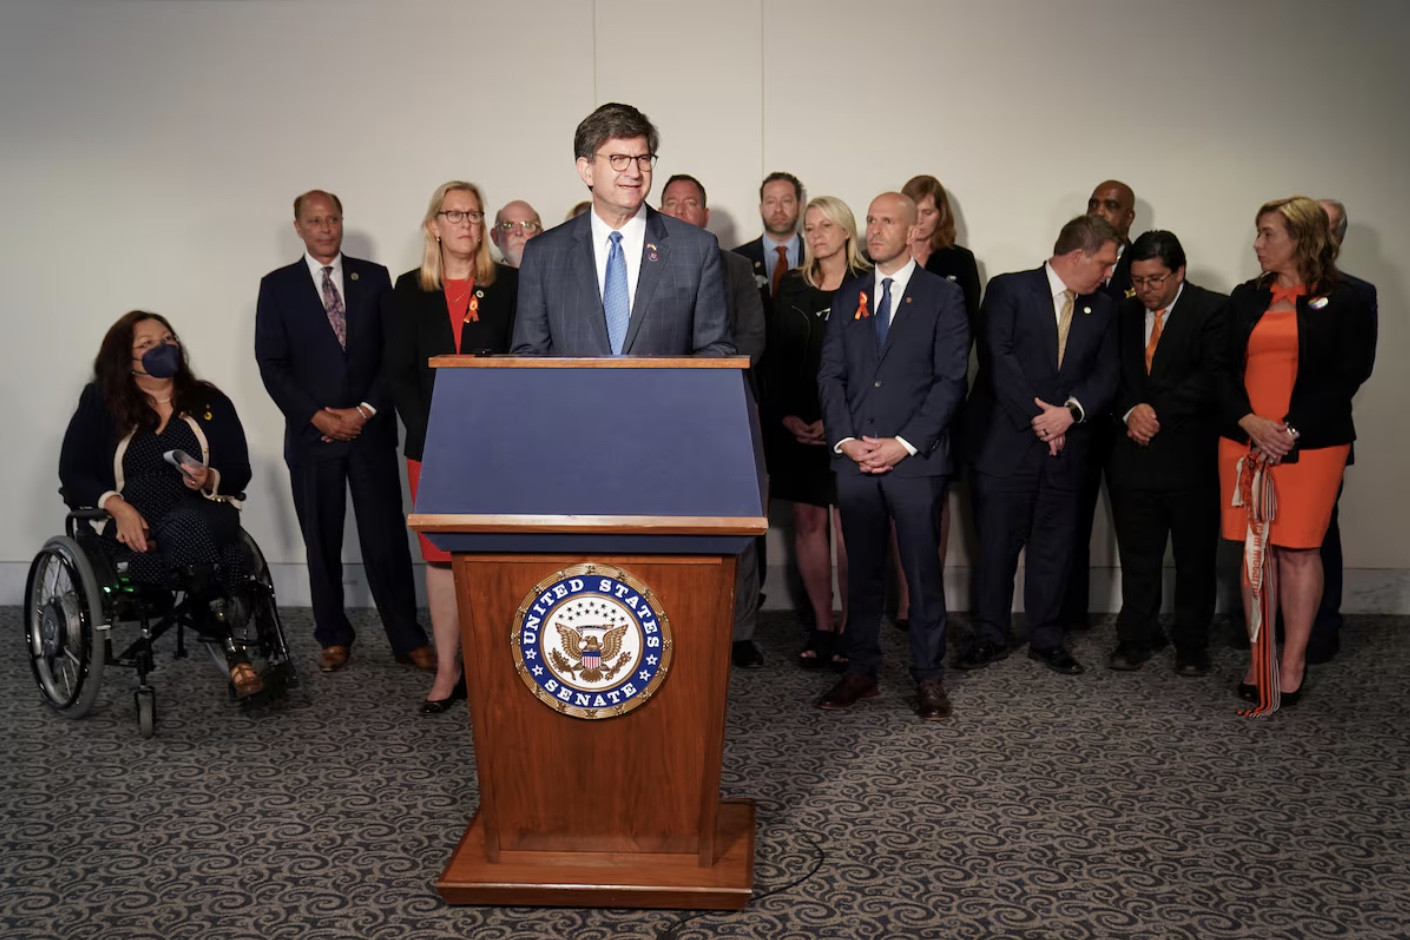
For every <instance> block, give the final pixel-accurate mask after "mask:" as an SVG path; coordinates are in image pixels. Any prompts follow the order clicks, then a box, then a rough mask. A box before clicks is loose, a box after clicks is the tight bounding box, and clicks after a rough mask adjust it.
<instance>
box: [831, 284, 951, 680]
mask: <svg viewBox="0 0 1410 940" xmlns="http://www.w3.org/2000/svg"><path fill="white" fill-rule="evenodd" d="M880 276H881V275H879V274H875V275H867V276H865V277H861V278H858V279H856V280H853V281H849V282H847V283H846V284H844V285H843V286H842V287H841V288H840V289H839V290H838V291H837V293H836V294H834V295H833V300H832V316H831V317H829V318H828V324H827V332H826V334H825V336H824V338H823V347H822V364H821V366H820V368H819V370H818V397H819V399H820V401H821V404H822V413H823V426H824V427H825V428H826V431H827V442H828V446H829V447H831V448H833V450H834V453H835V452H836V447H837V445H838V443H839V442H841V441H842V440H844V439H846V438H849V437H850V438H858V439H860V438H862V437H882V438H884V437H901V438H904V439H905V441H906V442H907V443H909V444H910V445H911V446H912V447H914V448H915V449H916V454H915V456H912V457H906V458H904V459H902V460H901V462H900V463H898V464H896V466H895V467H894V468H892V470H891V471H890V472H888V473H885V474H881V475H873V474H864V473H862V472H861V470H860V469H859V468H858V466H857V464H856V463H855V462H854V461H853V460H851V459H850V458H848V457H845V456H842V455H840V454H839V455H837V456H835V457H834V458H833V469H834V470H835V471H836V473H837V503H838V509H839V510H840V512H841V513H842V537H843V540H844V541H845V542H846V544H847V555H848V566H849V567H848V577H847V584H848V601H847V608H848V610H847V655H848V658H849V660H850V664H849V666H848V670H849V671H850V672H854V673H859V674H862V675H868V676H872V677H875V675H876V670H877V666H878V664H879V663H880V660H881V647H880V645H879V643H878V637H877V633H878V631H879V624H880V621H881V610H882V604H883V601H884V599H885V574H886V555H887V547H888V542H889V535H890V525H889V523H890V521H891V520H892V519H894V520H895V522H896V537H897V542H898V547H899V550H900V559H901V567H902V569H903V570H904V572H905V575H906V583H907V584H909V585H910V588H911V611H910V613H911V617H910V620H911V630H910V639H911V674H912V676H913V677H914V678H915V679H916V681H918V682H919V681H923V680H926V679H938V678H939V677H940V674H941V671H942V669H943V666H944V659H945V587H944V580H943V573H942V571H941V568H940V557H939V546H940V509H941V505H942V500H943V499H944V496H945V480H946V477H948V476H949V475H950V474H952V473H953V472H954V464H953V460H952V459H951V456H950V419H951V418H952V417H953V416H954V414H955V410H956V409H957V408H958V407H959V405H960V403H961V402H962V401H963V400H964V392H965V369H966V367H967V365H968V360H969V320H968V318H967V317H966V315H965V308H964V294H963V293H962V292H961V291H960V289H959V288H958V287H956V286H955V285H954V284H952V283H950V282H948V281H946V280H944V279H943V278H940V277H937V276H936V275H934V274H931V273H929V272H928V271H925V270H923V269H920V268H916V269H915V270H914V271H913V273H912V274H911V278H910V281H909V282H908V283H907V285H906V289H905V293H904V294H901V295H899V296H896V295H894V294H893V296H892V298H891V301H892V320H891V327H890V330H889V331H888V332H887V335H886V342H885V344H884V345H883V346H881V347H880V348H878V344H877V340H876V321H875V320H874V318H873V317H871V316H864V317H858V316H857V315H856V314H857V312H858V311H859V310H860V309H865V310H866V311H867V312H868V313H874V312H875V307H876V303H877V300H878V299H879V296H880V288H879V287H878V278H879V277H880ZM863 293H865V294H866V300H865V301H864V300H863V299H862V297H863Z"/></svg>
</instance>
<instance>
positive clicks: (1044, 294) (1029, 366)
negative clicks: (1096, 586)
mask: <svg viewBox="0 0 1410 940" xmlns="http://www.w3.org/2000/svg"><path fill="white" fill-rule="evenodd" d="M979 320H980V323H981V324H982V326H981V334H980V337H979V373H978V375H977V376H976V377H975V383H974V390H973V392H972V393H971V394H970V398H969V403H968V405H967V406H966V410H965V424H966V429H967V431H968V441H967V446H966V453H967V455H968V458H969V462H970V464H971V466H972V468H973V471H974V472H973V477H972V492H973V498H974V522H975V528H976V529H977V530H978V536H979V557H978V559H977V561H976V563H975V569H974V591H973V594H974V599H973V603H972V607H973V611H974V621H975V631H976V635H975V639H976V640H980V641H988V642H991V643H995V644H998V645H1000V646H1007V645H1008V644H1009V642H1010V636H1009V631H1010V622H1011V619H1012V617H1011V610H1012V607H1013V577H1014V571H1015V569H1016V567H1017V565H1018V553H1019V551H1020V550H1021V549H1022V548H1023V546H1024V545H1025V543H1026V544H1027V546H1028V565H1027V573H1026V576H1025V580H1024V609H1025V610H1026V611H1027V614H1028V622H1029V643H1030V644H1031V645H1032V646H1033V648H1035V649H1040V650H1048V649H1052V648H1053V647H1055V646H1058V645H1059V644H1060V643H1061V642H1062V626H1061V623H1060V622H1059V619H1058V618H1059V611H1060V608H1061V605H1062V599H1063V593H1064V590H1065V588H1066V582H1067V576H1068V572H1069V568H1070V563H1071V557H1072V552H1073V538H1074V535H1073V533H1074V526H1075V524H1076V516H1077V513H1076V499H1077V491H1078V486H1079V484H1080V482H1081V479H1082V475H1083V471H1084V469H1085V467H1086V464H1087V460H1088V459H1089V452H1090V450H1091V447H1092V441H1091V438H1092V434H1093V431H1094V426H1095V423H1096V422H1097V421H1099V420H1100V419H1101V416H1102V415H1103V414H1105V412H1106V410H1107V408H1108V407H1109V406H1110V405H1111V400H1112V397H1113V395H1114V394H1115V392H1116V385H1117V380H1118V377H1119V374H1120V365H1119V362H1118V359H1117V348H1116V310H1115V305H1114V304H1113V303H1112V300H1111V298H1110V297H1109V296H1107V295H1106V294H1105V293H1102V292H1100V291H1098V292H1097V293H1094V294H1084V295H1082V296H1079V297H1078V298H1077V299H1076V300H1075V301H1074V304H1073V312H1072V325H1071V327H1070V329H1069V331H1068V336H1067V348H1066V351H1065V353H1064V356H1063V361H1062V368H1061V369H1059V368H1058V341H1057V317H1056V315H1055V313H1054V311H1053V299H1052V293H1051V288H1050V287H1049V284H1048V278H1047V275H1046V273H1045V270H1044V268H1038V269H1037V270H1034V271H1023V272H1020V273H1017V274H1001V275H999V276H998V277H996V278H994V279H993V280H991V281H990V282H989V286H988V288H987V289H986V290H985V293H984V303H983V305H982V306H981V307H980V314H979ZM1069 397H1072V398H1075V399H1077V401H1078V402H1079V403H1080V405H1081V406H1082V409H1083V411H1084V412H1085V414H1086V420H1084V421H1083V422H1082V423H1081V424H1074V425H1073V426H1072V427H1071V428H1069V429H1068V431H1067V444H1066V447H1065V448H1064V449H1063V450H1062V452H1061V453H1059V454H1058V455H1057V456H1050V455H1049V453H1048V445H1047V444H1046V443H1045V442H1043V441H1041V440H1039V439H1038V436H1037V434H1035V433H1034V431H1033V429H1032V426H1031V424H1030V422H1031V421H1032V420H1033V418H1035V417H1037V416H1038V415H1039V414H1040V413H1041V411H1042V409H1040V408H1039V407H1038V406H1037V405H1036V404H1035V403H1034V401H1033V399H1034V398H1041V399H1042V400H1043V401H1045V402H1047V403H1048V404H1051V405H1061V404H1063V403H1064V402H1066V401H1067V399H1068V398H1069Z"/></svg>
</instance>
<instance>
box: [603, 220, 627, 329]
mask: <svg viewBox="0 0 1410 940" xmlns="http://www.w3.org/2000/svg"><path fill="white" fill-rule="evenodd" d="M608 237H609V238H611V239H612V250H611V251H609V252H608V253H607V279H606V284H604V285H603V288H602V310H603V312H604V313H606V314H607V339H608V341H609V342H610V343H611V344H612V355H614V356H620V355H621V354H622V344H623V343H625V342H626V340H627V320H628V319H629V317H630V315H631V306H630V304H629V303H628V301H627V256H626V254H624V253H623V251H622V233H621V232H613V233H612V234H611V235H609V236H608Z"/></svg>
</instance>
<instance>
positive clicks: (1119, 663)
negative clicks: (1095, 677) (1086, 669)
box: [1106, 643, 1151, 672]
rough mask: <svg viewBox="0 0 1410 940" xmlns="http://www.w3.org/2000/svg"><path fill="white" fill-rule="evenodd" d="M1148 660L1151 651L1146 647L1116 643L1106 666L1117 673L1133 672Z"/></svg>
mask: <svg viewBox="0 0 1410 940" xmlns="http://www.w3.org/2000/svg"><path fill="white" fill-rule="evenodd" d="M1150 658H1151V651H1150V650H1149V649H1147V648H1146V647H1142V646H1133V645H1131V644H1130V643H1118V644H1117V646H1116V650H1115V651H1114V652H1113V653H1112V654H1111V658H1110V659H1108V660H1107V663H1106V664H1107V665H1108V666H1110V667H1111V668H1112V669H1114V670H1116V671H1117V672H1135V671H1136V670H1137V669H1140V668H1141V667H1142V666H1143V665H1145V663H1146V661H1147V660H1148V659H1150Z"/></svg>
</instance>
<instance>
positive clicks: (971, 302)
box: [925, 245, 979, 339]
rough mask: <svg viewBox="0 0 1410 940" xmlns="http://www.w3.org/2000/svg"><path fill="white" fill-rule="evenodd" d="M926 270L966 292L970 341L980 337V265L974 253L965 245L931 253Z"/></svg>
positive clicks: (965, 299) (965, 304)
mask: <svg viewBox="0 0 1410 940" xmlns="http://www.w3.org/2000/svg"><path fill="white" fill-rule="evenodd" d="M925 270H927V271H929V272H930V273H931V274H938V275H940V276H941V277H943V278H944V279H945V280H947V281H953V282H954V283H955V284H956V285H958V286H959V289H960V290H961V291H963V292H964V311H965V314H966V315H968V317H969V335H970V339H975V338H977V337H978V335H979V265H978V264H976V263H975V261H974V252H972V251H970V250H969V249H968V248H966V247H964V246H963V245H950V246H948V247H945V248H939V249H937V250H935V251H932V252H931V253H930V257H929V258H927V259H926V261H925Z"/></svg>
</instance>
